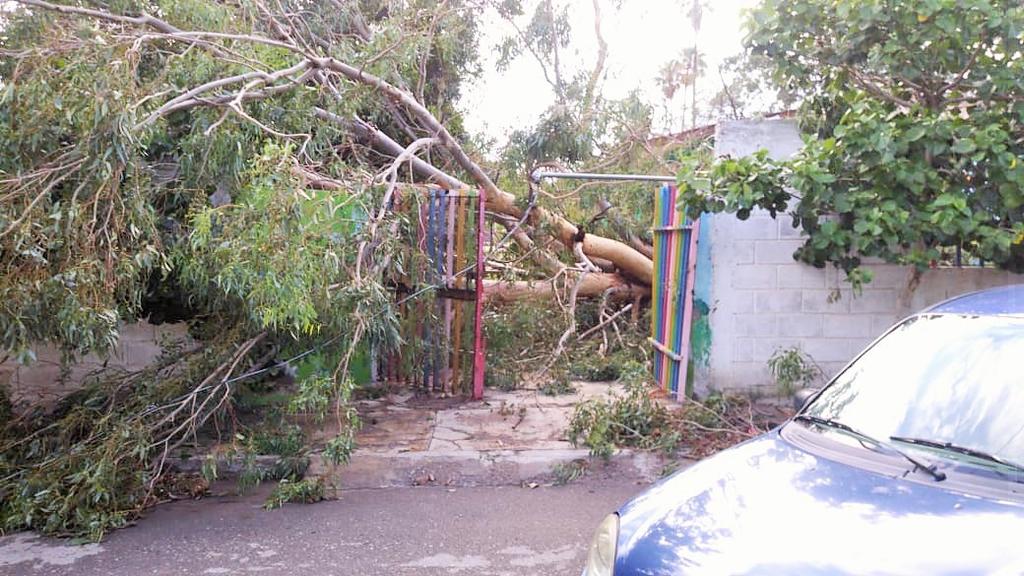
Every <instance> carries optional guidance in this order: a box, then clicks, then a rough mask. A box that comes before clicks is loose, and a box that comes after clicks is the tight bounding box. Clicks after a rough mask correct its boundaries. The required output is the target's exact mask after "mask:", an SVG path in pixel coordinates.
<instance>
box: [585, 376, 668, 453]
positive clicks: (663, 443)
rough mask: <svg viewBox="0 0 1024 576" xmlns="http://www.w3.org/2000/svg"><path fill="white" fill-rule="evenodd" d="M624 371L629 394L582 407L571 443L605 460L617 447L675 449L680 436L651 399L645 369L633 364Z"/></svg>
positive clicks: (662, 407) (596, 400)
mask: <svg viewBox="0 0 1024 576" xmlns="http://www.w3.org/2000/svg"><path fill="white" fill-rule="evenodd" d="M623 372H624V376H623V381H624V382H625V384H626V394H625V395H624V396H613V397H612V398H610V399H607V400H606V399H592V400H587V401H586V402H583V403H581V404H579V405H578V406H577V407H576V411H575V412H574V413H573V416H572V419H571V420H570V422H569V430H568V436H569V441H570V442H572V443H573V445H574V446H576V445H579V444H582V445H584V446H586V447H587V448H589V449H590V454H591V455H592V456H599V457H601V458H604V459H608V458H610V457H611V455H612V453H613V452H614V451H615V448H616V447H617V446H628V447H635V448H640V449H644V450H650V449H658V450H664V451H667V452H670V451H672V450H674V449H675V447H676V446H677V445H678V444H679V440H680V435H679V433H678V432H677V431H676V430H674V429H673V426H672V418H671V414H670V413H669V411H668V410H667V409H666V408H665V407H664V406H661V405H659V404H658V403H657V402H656V401H655V400H654V399H652V398H651V396H650V394H649V392H650V391H651V388H650V386H649V385H648V383H647V379H646V372H647V371H646V368H645V367H644V366H643V365H639V364H636V363H632V364H629V365H627V366H625V367H624V369H623Z"/></svg>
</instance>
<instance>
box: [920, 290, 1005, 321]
mask: <svg viewBox="0 0 1024 576" xmlns="http://www.w3.org/2000/svg"><path fill="white" fill-rule="evenodd" d="M925 312H926V313H936V314H980V315H1004V316H1024V284H1014V285H1011V286H1001V287H999V288H989V289H988V290H981V291H978V292H971V293H968V294H962V295H960V296H956V297H954V298H950V299H949V300H946V301H945V302H940V303H938V304H936V305H934V306H932V307H931V308H928V309H927V310H925Z"/></svg>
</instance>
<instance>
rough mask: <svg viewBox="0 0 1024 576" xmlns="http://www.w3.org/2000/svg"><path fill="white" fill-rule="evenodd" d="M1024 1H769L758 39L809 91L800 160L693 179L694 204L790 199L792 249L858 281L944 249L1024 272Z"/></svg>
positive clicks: (740, 162) (795, 85)
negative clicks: (872, 261) (874, 261)
mask: <svg viewBox="0 0 1024 576" xmlns="http://www.w3.org/2000/svg"><path fill="white" fill-rule="evenodd" d="M1022 28H1024V8H1022V7H1021V6H1020V5H1019V3H1016V2H1005V1H999V0H970V1H960V0H911V1H906V2H898V3H893V2H884V1H881V0H871V1H859V0H857V1H855V0H840V1H838V2H823V1H818V0H801V1H799V2H781V1H776V0H765V1H764V2H762V4H761V5H760V7H759V8H758V9H757V10H756V11H754V13H753V16H752V32H751V35H750V37H749V39H748V47H749V49H750V51H751V53H752V54H754V55H757V56H759V57H764V58H767V59H768V60H769V61H770V62H771V64H772V67H773V73H774V78H775V80H776V81H777V82H778V83H779V84H780V85H781V86H782V87H783V89H785V90H789V91H791V92H794V93H799V94H802V95H803V96H804V105H803V113H804V127H805V128H806V129H808V130H809V131H810V132H811V134H812V136H814V137H812V138H808V139H807V141H806V142H805V145H804V148H803V149H802V150H801V151H800V152H799V153H798V154H797V155H796V156H795V157H794V158H792V159H791V160H790V161H786V162H774V161H771V160H769V159H767V158H766V157H765V156H764V155H763V154H762V155H757V156H754V157H752V158H743V159H733V158H727V159H723V160H721V161H719V162H716V163H714V164H713V165H711V166H707V163H706V162H702V163H700V165H698V166H692V165H691V166H690V167H688V169H686V170H684V172H688V171H689V169H692V168H694V167H696V168H698V170H697V171H698V172H699V174H697V175H696V176H694V175H691V174H683V175H682V176H681V188H682V189H683V192H684V201H685V202H686V204H687V207H688V209H689V210H690V212H691V213H694V214H695V213H699V212H701V211H713V212H718V211H725V212H735V213H736V214H737V216H739V217H740V218H744V217H746V215H748V214H749V211H750V210H751V209H753V208H755V207H759V208H764V209H767V210H769V211H770V212H771V213H772V215H776V214H778V213H780V212H784V211H786V210H788V211H789V213H790V214H791V216H792V218H793V225H794V226H801V227H802V228H803V229H804V230H805V231H806V232H807V234H808V239H807V241H806V243H805V244H804V245H803V246H802V247H801V248H800V249H799V250H798V251H797V252H796V254H795V257H797V258H798V259H800V260H802V261H804V262H807V263H810V264H813V265H815V266H818V267H822V266H824V265H825V264H826V263H829V262H831V263H833V264H834V265H835V266H837V267H839V268H841V269H842V270H844V271H845V272H846V273H847V275H848V278H849V280H851V282H853V283H854V285H855V286H859V285H860V283H861V282H863V281H865V280H870V275H869V274H867V273H866V272H864V271H863V270H862V269H861V268H860V266H861V263H862V261H863V259H864V258H866V257H877V258H882V259H884V260H886V261H889V262H897V263H904V264H913V265H916V266H918V267H919V268H924V267H927V266H929V265H931V264H932V263H934V262H936V261H938V260H939V259H940V257H941V251H942V249H943V248H944V247H960V248H962V249H963V250H965V251H967V252H969V253H970V254H972V255H974V256H976V257H978V258H981V259H983V260H985V261H987V262H991V263H993V264H995V265H997V266H1000V267H1003V268H1006V269H1009V270H1015V271H1019V270H1024V192H1022V190H1024V186H1022V185H1024V164H1022V163H1021V162H1020V160H1019V159H1020V158H1021V156H1022V154H1024V148H1022V144H1021V142H1022V139H1021V122H1022V121H1024V80H1022V79H1024V75H1022V72H1024V59H1022V57H1021V47H1022V37H1021V30H1022Z"/></svg>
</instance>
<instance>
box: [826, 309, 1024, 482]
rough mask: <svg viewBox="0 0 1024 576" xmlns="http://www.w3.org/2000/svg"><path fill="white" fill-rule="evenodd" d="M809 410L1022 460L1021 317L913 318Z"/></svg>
mask: <svg viewBox="0 0 1024 576" xmlns="http://www.w3.org/2000/svg"><path fill="white" fill-rule="evenodd" d="M806 413H807V414H809V415H811V416H817V417H819V418H828V419H832V420H837V421H839V422H842V423H844V424H847V425H849V426H850V427H852V428H855V429H857V430H859V431H861V432H864V433H865V434H869V435H871V436H872V437H874V438H880V439H889V438H892V437H898V438H905V439H919V440H924V441H934V442H938V443H943V444H944V443H950V444H953V445H956V446H959V447H962V448H969V449H973V450H976V451H980V452H984V453H987V454H990V455H992V456H995V457H998V458H1000V459H1002V460H1006V461H1010V462H1016V463H1021V462H1024V318H1013V317H1002V316H960V315H922V316H915V317H912V318H910V319H908V320H906V321H904V322H903V323H902V324H900V325H899V326H898V327H896V328H895V329H893V331H892V332H890V333H889V334H888V335H887V336H885V337H884V338H882V339H881V340H879V341H878V342H877V343H876V344H875V345H874V346H873V347H871V349H870V350H868V351H867V352H865V353H864V355H862V356H861V357H860V358H859V359H858V360H857V361H856V362H854V363H853V364H852V365H850V366H849V367H848V368H847V369H846V370H845V371H843V373H842V374H840V375H839V376H838V377H837V378H836V380H835V382H834V383H833V384H832V385H831V386H829V387H828V388H826V389H825V390H824V391H823V392H822V393H821V395H820V396H819V397H818V398H817V399H816V400H815V401H814V402H813V403H811V405H810V406H808V407H807V409H806ZM951 456H955V454H953V455H951Z"/></svg>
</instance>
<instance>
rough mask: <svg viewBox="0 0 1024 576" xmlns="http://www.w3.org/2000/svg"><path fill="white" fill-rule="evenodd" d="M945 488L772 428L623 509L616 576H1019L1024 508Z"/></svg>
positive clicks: (1023, 555) (1023, 548) (1023, 564)
mask: <svg viewBox="0 0 1024 576" xmlns="http://www.w3.org/2000/svg"><path fill="white" fill-rule="evenodd" d="M897 476H898V475H897ZM925 478H927V477H925ZM941 486H942V483H931V484H925V483H921V482H915V481H910V480H906V479H903V478H900V477H888V476H884V475H881V474H877V473H874V472H870V471H867V470H862V469H860V468H857V467H853V466H850V465H846V464H842V463H839V462H835V461H832V460H828V459H825V458H821V457H817V456H815V455H813V454H810V453H808V452H807V451H805V450H803V449H801V448H798V447H796V446H794V445H793V444H790V443H789V442H787V441H786V440H785V439H784V438H782V437H781V436H780V434H779V433H778V432H772V433H769V434H766V435H764V436H761V437H759V438H756V439H754V440H751V441H749V442H747V443H745V444H742V445H740V446H738V447H736V448H733V449H731V450H726V451H724V452H721V453H719V454H718V455H716V456H714V457H712V458H709V459H707V460H704V461H702V462H700V463H698V464H696V465H694V466H692V467H691V468H688V469H686V470H684V471H682V472H679V473H677V474H675V475H674V476H672V477H670V478H667V479H666V480H664V481H662V482H660V483H659V484H657V485H655V486H653V487H652V488H651V489H650V490H648V491H647V492H645V493H643V494H641V495H640V496H638V497H637V498H635V499H634V500H633V501H631V502H630V503H628V504H627V505H625V506H624V507H623V508H622V509H621V510H620V511H619V514H620V518H621V520H620V530H619V543H618V552H617V556H618V557H617V561H616V572H615V574H616V576H633V575H655V574H657V575H672V574H692V573H699V574H750V573H756V574H773V573H778V574H796V573H800V574H982V573H983V574H1022V573H1024V545H1022V540H1021V535H1022V534H1024V507H1022V506H1020V505H1019V504H1017V503H1013V502H1001V501H997V500H993V499H987V498H978V497H975V496H970V495H965V494H960V493H956V492H952V491H949V490H947V489H945V488H943V487H941Z"/></svg>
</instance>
